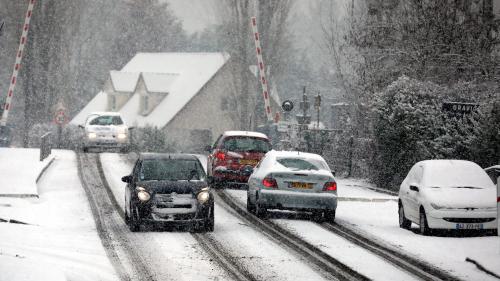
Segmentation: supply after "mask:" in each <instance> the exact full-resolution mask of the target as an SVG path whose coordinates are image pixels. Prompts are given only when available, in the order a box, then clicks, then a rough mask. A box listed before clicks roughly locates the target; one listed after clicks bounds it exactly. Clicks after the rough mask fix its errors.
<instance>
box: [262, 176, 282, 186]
mask: <svg viewBox="0 0 500 281" xmlns="http://www.w3.org/2000/svg"><path fill="white" fill-rule="evenodd" d="M262 184H263V185H264V186H265V187H274V188H276V187H278V183H277V182H276V180H275V179H273V178H271V177H265V178H264V179H263V180H262Z"/></svg>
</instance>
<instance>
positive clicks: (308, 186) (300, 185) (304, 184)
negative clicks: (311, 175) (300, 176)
mask: <svg viewBox="0 0 500 281" xmlns="http://www.w3.org/2000/svg"><path fill="white" fill-rule="evenodd" d="M290 185H291V186H292V187H293V188H300V189H311V188H312V183H308V182H291V183H290Z"/></svg>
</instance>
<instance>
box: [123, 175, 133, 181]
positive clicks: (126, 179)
mask: <svg viewBox="0 0 500 281" xmlns="http://www.w3.org/2000/svg"><path fill="white" fill-rule="evenodd" d="M122 182H126V183H131V182H132V175H128V176H124V177H122Z"/></svg>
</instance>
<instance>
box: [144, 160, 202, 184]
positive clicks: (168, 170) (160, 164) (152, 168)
mask: <svg viewBox="0 0 500 281" xmlns="http://www.w3.org/2000/svg"><path fill="white" fill-rule="evenodd" d="M139 179H140V180H144V181H148V180H173V181H177V180H204V179H205V171H204V170H203V167H202V166H201V164H200V162H199V161H198V160H191V159H148V160H144V161H143V162H142V166H141V170H140V172H139Z"/></svg>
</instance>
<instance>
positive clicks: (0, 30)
mask: <svg viewBox="0 0 500 281" xmlns="http://www.w3.org/2000/svg"><path fill="white" fill-rule="evenodd" d="M3 24H4V21H2V23H0V36H2V28H3Z"/></svg>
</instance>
